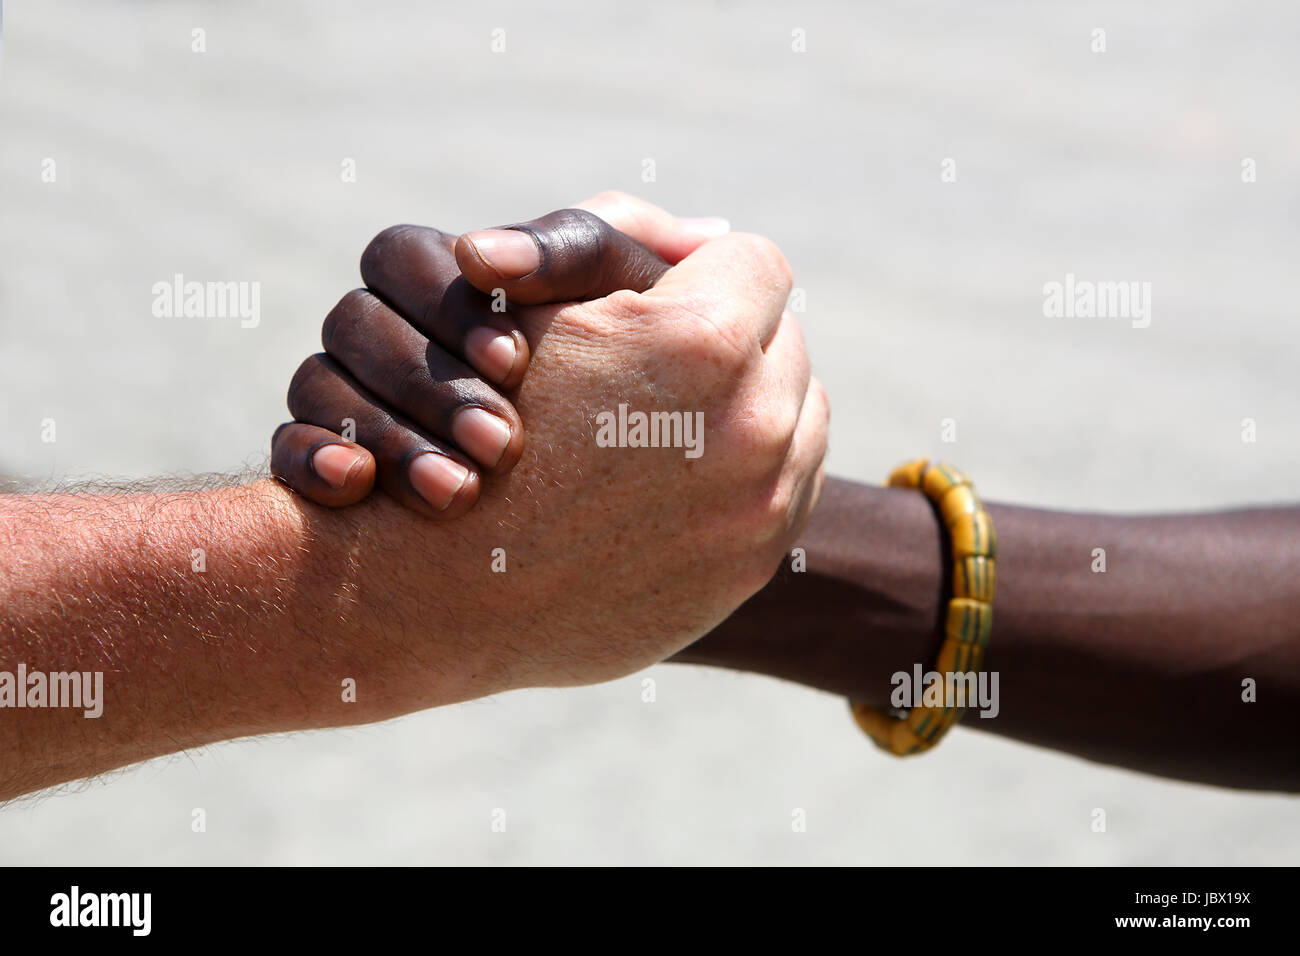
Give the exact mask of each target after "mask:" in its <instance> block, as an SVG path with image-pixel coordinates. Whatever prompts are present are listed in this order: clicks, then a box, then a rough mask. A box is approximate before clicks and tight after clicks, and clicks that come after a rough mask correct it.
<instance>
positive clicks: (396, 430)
mask: <svg viewBox="0 0 1300 956" xmlns="http://www.w3.org/2000/svg"><path fill="white" fill-rule="evenodd" d="M289 413H290V414H291V415H293V417H294V418H295V419H297V420H298V421H299V422H301V423H306V424H310V425H317V426H319V427H321V428H325V429H330V430H335V429H337V430H340V431H342V430H343V429H344V427H345V426H346V425H348V424H351V425H352V426H353V427H354V428H355V430H356V444H358V445H362V446H364V447H365V448H367V449H369V451H370V453H371V454H372V455H373V456H374V459H375V474H376V481H377V483H378V485H379V487H380V488H382V489H383V490H384V491H385V492H386V493H387V494H388V495H389V496H390V497H391V498H393V499H394V500H396V501H397V502H398V503H399V504H402V505H404V506H405V507H407V508H410V509H412V510H413V511H418V512H420V513H421V514H424V515H428V516H430V517H437V518H454V517H458V516H459V515H462V514H464V513H465V512H466V511H468V510H469V509H470V508H471V507H473V505H474V502H475V501H477V500H478V496H479V492H480V489H481V486H482V480H481V478H480V476H479V472H478V468H477V466H476V465H475V464H474V462H473V460H472V459H470V458H468V457H467V456H465V455H464V454H462V453H461V452H460V451H458V450H457V449H456V448H454V447H452V446H450V445H448V444H446V443H443V442H440V441H438V440H437V439H435V438H433V437H432V436H430V435H427V434H425V433H424V432H422V431H421V430H420V428H419V426H417V425H415V424H414V423H412V422H409V421H407V420H406V419H404V418H401V417H399V416H397V415H395V414H392V413H391V412H389V411H388V409H386V408H385V407H384V406H383V405H382V404H381V403H380V402H379V401H378V400H377V399H376V398H375V397H374V396H373V395H372V394H370V393H369V392H367V391H366V390H365V388H364V387H363V386H361V385H360V384H359V383H358V382H357V381H356V380H355V379H353V378H352V376H351V375H349V374H348V373H347V371H345V370H344V369H343V368H342V367H341V366H339V365H338V363H336V362H335V361H334V360H333V359H331V358H330V357H329V356H328V355H325V354H317V355H313V356H311V357H310V358H308V359H307V360H306V361H305V362H303V363H302V365H300V366H299V367H298V371H297V372H296V373H295V374H294V377H293V381H292V382H290V383H289Z"/></svg>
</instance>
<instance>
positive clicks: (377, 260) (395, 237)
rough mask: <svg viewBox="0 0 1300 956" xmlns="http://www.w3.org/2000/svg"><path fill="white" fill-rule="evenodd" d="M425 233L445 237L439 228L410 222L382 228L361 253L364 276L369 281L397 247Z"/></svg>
mask: <svg viewBox="0 0 1300 956" xmlns="http://www.w3.org/2000/svg"><path fill="white" fill-rule="evenodd" d="M425 235H432V236H436V237H445V234H444V233H443V232H442V231H441V230H439V229H433V228H431V227H429V226H413V225H410V224H409V223H401V224H399V225H396V226H389V227H388V228H387V229H383V230H381V231H380V232H379V233H378V234H377V235H376V236H375V237H374V238H373V239H371V240H370V242H369V243H368V244H367V245H366V248H365V249H364V250H363V251H362V253H361V275H362V277H363V278H365V279H366V281H367V282H369V281H370V279H369V278H368V277H370V276H374V275H376V274H378V273H379V272H380V270H381V268H382V265H383V263H384V262H385V260H386V259H388V258H389V257H390V256H391V255H392V253H393V251H394V250H395V249H397V248H400V247H401V246H402V245H403V244H405V243H406V242H409V241H410V240H411V239H413V238H418V237H422V236H425Z"/></svg>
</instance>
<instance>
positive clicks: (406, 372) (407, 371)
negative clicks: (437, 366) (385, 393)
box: [387, 354, 431, 411]
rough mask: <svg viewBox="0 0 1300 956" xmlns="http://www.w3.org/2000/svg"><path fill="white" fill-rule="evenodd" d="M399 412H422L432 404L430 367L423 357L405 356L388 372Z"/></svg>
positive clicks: (399, 358)
mask: <svg viewBox="0 0 1300 956" xmlns="http://www.w3.org/2000/svg"><path fill="white" fill-rule="evenodd" d="M387 374H388V376H389V381H390V382H391V383H392V384H391V386H390V387H391V388H392V390H393V392H392V394H393V402H394V404H395V405H396V406H397V410H398V411H411V410H420V409H423V408H424V407H425V406H427V405H428V404H430V399H431V396H430V391H431V389H430V376H429V365H428V363H427V362H426V361H425V360H424V356H422V355H411V354H408V355H403V356H400V357H398V358H397V359H395V360H394V362H393V364H392V366H391V367H390V368H389V370H388V372H387Z"/></svg>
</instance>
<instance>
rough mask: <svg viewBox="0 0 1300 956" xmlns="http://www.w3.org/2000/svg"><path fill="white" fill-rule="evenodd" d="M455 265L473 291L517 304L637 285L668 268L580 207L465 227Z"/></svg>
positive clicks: (594, 295)
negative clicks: (503, 223) (491, 226)
mask: <svg viewBox="0 0 1300 956" xmlns="http://www.w3.org/2000/svg"><path fill="white" fill-rule="evenodd" d="M456 264H457V265H458V266H459V267H460V271H461V273H462V274H463V275H464V276H465V279H466V280H467V281H468V282H469V283H470V284H471V285H473V286H474V287H475V288H476V289H478V290H479V291H480V292H484V293H487V294H488V295H491V294H493V293H494V292H495V291H496V290H497V289H502V290H504V292H505V295H506V298H507V299H509V300H510V301H511V302H517V303H519V304H521V305H540V304H542V303H549V302H576V301H586V300H588V299H599V298H601V297H603V296H606V295H609V294H610V293H611V292H616V291H618V290H620V289H630V290H631V291H633V292H644V291H646V290H647V289H649V288H651V287H652V286H653V285H654V284H655V282H657V281H658V280H659V277H660V276H662V275H663V274H664V273H665V272H667V271H668V263H667V262H665V261H664V260H663V259H662V258H660V257H659V255H658V254H656V253H655V252H654V251H653V250H652V249H650V248H649V247H648V246H646V245H644V244H642V243H640V242H638V241H637V240H636V239H633V238H632V237H631V236H628V235H626V234H625V233H622V232H619V231H618V230H617V229H615V228H614V227H613V226H611V225H610V224H609V223H607V222H606V221H605V220H604V219H601V218H600V217H599V216H597V215H595V214H594V213H591V212H588V211H587V210H585V209H561V210H559V211H558V212H553V213H550V214H549V215H546V216H542V217H541V218H540V219H534V220H532V221H531V222H524V223H518V224H516V225H512V226H505V227H503V228H501V229H482V230H479V231H477V232H467V233H465V235H463V236H461V237H460V238H459V239H457V240H456Z"/></svg>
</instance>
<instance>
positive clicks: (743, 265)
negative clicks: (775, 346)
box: [646, 232, 794, 348]
mask: <svg viewBox="0 0 1300 956" xmlns="http://www.w3.org/2000/svg"><path fill="white" fill-rule="evenodd" d="M793 281H794V280H793V276H792V275H791V272H790V264H789V263H788V262H786V260H785V256H784V255H783V254H782V253H781V250H780V249H779V248H778V247H777V245H776V244H775V243H774V242H772V240H770V239H765V238H763V237H762V236H756V235H753V234H752V233H744V232H733V233H729V234H727V235H725V236H722V237H721V238H719V239H715V240H713V241H712V242H706V243H705V244H704V245H702V246H700V247H699V248H698V249H696V250H695V251H694V252H692V253H691V254H690V255H689V256H687V257H686V258H685V259H683V260H682V261H681V262H679V263H678V264H677V265H675V266H673V267H672V269H670V270H669V271H668V272H666V273H665V274H664V276H663V278H662V279H660V280H659V282H657V283H656V284H655V286H654V288H653V289H650V290H649V291H648V292H646V295H647V296H650V297H654V298H657V297H660V296H662V297H665V298H669V299H678V300H682V301H687V302H690V303H691V308H692V309H693V310H694V311H696V312H699V313H700V314H701V315H704V316H706V317H707V318H708V319H709V321H710V322H712V323H713V324H714V325H715V326H717V328H718V330H719V331H720V332H721V333H722V334H723V335H726V336H728V337H729V338H733V339H734V340H735V341H736V344H737V345H744V344H746V343H751V342H754V341H757V343H758V345H759V346H760V347H762V348H766V347H767V344H768V342H770V341H771V339H772V336H773V335H774V334H775V333H776V329H777V326H778V325H779V324H780V322H781V314H782V312H783V311H784V310H785V303H786V300H787V299H788V298H789V297H790V289H791V287H792V285H793Z"/></svg>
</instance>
